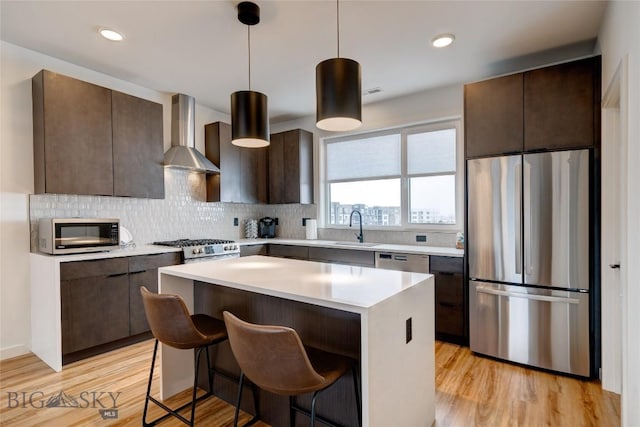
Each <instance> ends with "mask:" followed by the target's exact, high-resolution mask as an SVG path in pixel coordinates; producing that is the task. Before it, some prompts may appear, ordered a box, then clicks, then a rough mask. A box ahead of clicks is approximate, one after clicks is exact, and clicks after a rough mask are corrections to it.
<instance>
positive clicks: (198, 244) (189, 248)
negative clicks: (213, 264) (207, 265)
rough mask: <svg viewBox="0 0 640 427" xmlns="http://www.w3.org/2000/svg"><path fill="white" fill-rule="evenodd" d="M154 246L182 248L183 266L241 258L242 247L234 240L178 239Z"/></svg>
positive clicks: (157, 243)
mask: <svg viewBox="0 0 640 427" xmlns="http://www.w3.org/2000/svg"><path fill="white" fill-rule="evenodd" d="M154 245H161V246H170V247H173V248H181V249H182V262H183V264H190V263H194V262H203V261H218V260H222V259H225V258H238V257H239V256H240V246H239V245H238V244H237V243H236V242H234V241H233V240H222V239H178V240H169V241H164V242H154Z"/></svg>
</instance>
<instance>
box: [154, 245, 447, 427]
mask: <svg viewBox="0 0 640 427" xmlns="http://www.w3.org/2000/svg"><path fill="white" fill-rule="evenodd" d="M158 273H159V279H160V280H159V292H160V293H171V294H177V295H180V296H181V297H182V298H183V300H184V302H185V305H186V307H187V310H189V312H194V308H195V307H196V305H197V306H198V307H199V308H198V311H197V312H198V313H204V314H208V315H211V316H214V317H216V318H221V313H222V311H224V310H229V311H232V312H239V313H242V318H243V319H244V320H247V321H250V322H254V323H259V324H282V325H285V326H290V327H294V328H295V329H296V331H298V333H299V334H300V337H301V339H302V340H303V342H313V345H314V346H316V347H318V348H322V349H324V350H326V351H332V352H336V353H339V354H346V355H349V356H351V357H353V358H354V359H356V360H357V361H358V362H359V363H358V364H359V368H360V387H359V389H360V390H359V391H360V395H361V399H362V400H361V403H362V406H361V411H362V412H361V415H362V426H363V427H388V426H395V425H397V426H429V425H432V424H433V422H434V421H435V343H434V330H435V328H434V314H433V313H434V279H433V276H432V275H431V274H422V273H408V272H402V271H394V270H384V269H376V268H371V267H359V266H358V267H356V266H350V265H342V264H330V263H323V262H314V261H303V260H296V259H287V258H274V257H265V256H260V255H253V256H247V257H242V258H229V259H224V260H220V261H206V262H200V263H191V264H184V265H177V266H171V267H162V268H160V269H158ZM220 352H221V353H220V355H221V357H220V360H221V361H223V362H224V361H226V360H227V356H229V357H232V355H231V354H230V349H228V348H226V347H225V346H224V345H222V347H221V349H220ZM225 352H226V353H225ZM229 367H231V366H223V367H222V368H224V369H227V368H229ZM193 375H194V366H193V352H189V351H186V350H178V349H175V348H172V347H169V346H167V345H165V344H162V345H161V346H160V383H161V385H160V398H161V399H165V398H167V397H169V396H173V395H175V394H176V393H179V392H182V391H183V390H185V389H188V388H189V387H191V385H192V384H193ZM203 381H204V380H203ZM335 387H338V388H335ZM340 387H342V388H340ZM351 389H352V386H351V385H350V386H349V388H346V385H344V384H343V385H337V386H334V387H333V388H332V389H328V390H327V391H326V392H325V393H328V394H327V395H325V396H324V399H327V402H331V405H329V406H328V407H326V408H325V409H329V410H331V411H337V412H338V413H339V414H340V415H343V418H344V416H351V417H352V419H351V420H349V419H348V418H345V419H344V421H345V424H346V425H354V424H355V421H354V420H353V419H355V414H353V412H354V411H353V407H348V406H347V402H348V401H349V400H348V399H345V397H344V396H345V394H344V393H345V390H347V393H350V390H351ZM231 390H233V388H231ZM332 390H334V391H332ZM233 391H234V392H235V390H233ZM332 393H333V394H332ZM347 396H348V395H347ZM227 398H230V399H233V396H231V395H229V396H227ZM266 402H268V408H267V410H266V411H265V412H264V414H265V415H264V416H265V418H264V421H265V422H267V423H268V424H270V425H274V426H281V425H282V426H283V425H288V424H289V422H288V410H287V404H288V399H287V398H286V397H282V399H280V400H278V399H276V398H275V397H273V396H272V397H270V398H269V399H266V400H265V403H266ZM262 405H263V403H261V406H262ZM341 420H342V418H341Z"/></svg>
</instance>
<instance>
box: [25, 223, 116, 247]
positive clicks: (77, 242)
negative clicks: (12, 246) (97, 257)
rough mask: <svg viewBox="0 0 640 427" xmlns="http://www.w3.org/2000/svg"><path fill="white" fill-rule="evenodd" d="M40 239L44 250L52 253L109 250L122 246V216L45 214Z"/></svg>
mask: <svg viewBox="0 0 640 427" xmlns="http://www.w3.org/2000/svg"><path fill="white" fill-rule="evenodd" d="M38 241H39V245H38V246H39V248H40V251H41V252H45V253H49V254H53V255H60V254H78V253H84V252H101V251H110V250H112V249H117V248H119V247H120V220H119V219H102V218H42V219H40V222H39V224H38Z"/></svg>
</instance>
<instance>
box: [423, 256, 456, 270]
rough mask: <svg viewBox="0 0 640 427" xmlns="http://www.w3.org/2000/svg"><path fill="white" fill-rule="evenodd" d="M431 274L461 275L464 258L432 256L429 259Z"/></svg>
mask: <svg viewBox="0 0 640 427" xmlns="http://www.w3.org/2000/svg"><path fill="white" fill-rule="evenodd" d="M430 261H431V272H432V273H463V272H464V258H456V257H448V256H432V257H431V260H430Z"/></svg>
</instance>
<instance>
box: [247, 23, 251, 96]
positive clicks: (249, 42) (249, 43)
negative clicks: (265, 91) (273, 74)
mask: <svg viewBox="0 0 640 427" xmlns="http://www.w3.org/2000/svg"><path fill="white" fill-rule="evenodd" d="M247 46H248V47H249V49H248V50H249V90H251V25H247Z"/></svg>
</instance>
